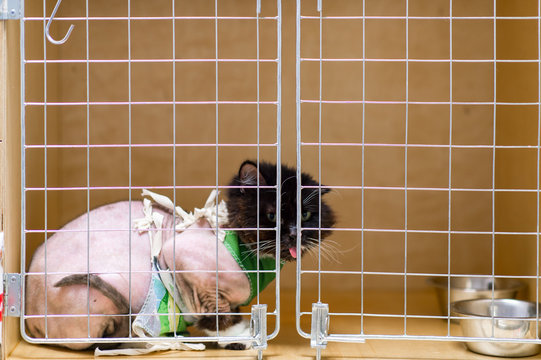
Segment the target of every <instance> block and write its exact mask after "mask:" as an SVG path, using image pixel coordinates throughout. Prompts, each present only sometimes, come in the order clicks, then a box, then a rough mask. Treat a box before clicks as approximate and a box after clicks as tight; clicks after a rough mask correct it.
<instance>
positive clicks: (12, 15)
mask: <svg viewBox="0 0 541 360" xmlns="http://www.w3.org/2000/svg"><path fill="white" fill-rule="evenodd" d="M21 15H22V11H21V0H0V20H19V19H20V18H21Z"/></svg>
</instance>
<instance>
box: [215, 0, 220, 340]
mask: <svg viewBox="0 0 541 360" xmlns="http://www.w3.org/2000/svg"><path fill="white" fill-rule="evenodd" d="M214 37H215V43H214V52H215V55H216V64H215V74H216V78H215V82H214V86H215V92H216V93H215V96H216V158H215V161H216V179H215V181H216V191H218V115H219V113H218V110H219V107H218V95H219V94H218V0H214ZM216 204H218V196H216ZM216 226H218V212H216ZM215 230H216V336H220V329H219V326H218V325H219V318H218V295H219V293H218V285H219V281H218V229H217V228H216V229H215Z"/></svg>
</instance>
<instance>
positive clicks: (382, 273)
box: [301, 270, 537, 280]
mask: <svg viewBox="0 0 541 360" xmlns="http://www.w3.org/2000/svg"><path fill="white" fill-rule="evenodd" d="M319 273H321V274H327V275H377V276H406V275H407V276H417V277H428V276H432V277H442V278H448V277H449V275H450V276H451V277H456V278H481V279H487V278H489V279H492V278H495V279H526V280H527V279H537V276H536V275H494V276H492V274H485V275H483V274H453V273H451V274H448V273H416V272H407V273H404V272H393V271H366V270H365V271H355V270H321V272H320V271H319V270H301V275H302V274H319Z"/></svg>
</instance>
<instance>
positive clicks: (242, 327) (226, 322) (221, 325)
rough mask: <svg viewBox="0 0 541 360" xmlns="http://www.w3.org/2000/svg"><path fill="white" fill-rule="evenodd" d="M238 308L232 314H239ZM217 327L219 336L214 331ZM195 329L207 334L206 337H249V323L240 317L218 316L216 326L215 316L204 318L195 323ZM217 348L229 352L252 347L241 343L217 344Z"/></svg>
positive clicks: (246, 343) (249, 343)
mask: <svg viewBox="0 0 541 360" xmlns="http://www.w3.org/2000/svg"><path fill="white" fill-rule="evenodd" d="M239 311H240V310H239V308H236V309H234V310H233V312H239ZM216 325H218V329H219V334H218V332H217V331H216ZM197 327H198V328H200V329H201V330H203V331H204V332H205V334H207V336H212V337H215V336H218V335H219V336H224V337H225V336H227V337H230V336H239V337H240V336H242V337H248V336H250V323H249V322H248V320H246V319H243V318H242V317H241V316H240V315H218V324H216V316H215V315H211V316H204V317H202V318H201V319H199V320H198V321H197ZM218 346H220V347H221V348H225V349H229V350H246V349H250V348H251V347H252V342H251V341H241V342H235V343H222V342H218Z"/></svg>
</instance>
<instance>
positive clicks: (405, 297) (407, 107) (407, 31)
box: [404, 0, 409, 335]
mask: <svg viewBox="0 0 541 360" xmlns="http://www.w3.org/2000/svg"><path fill="white" fill-rule="evenodd" d="M408 111H409V1H408V0H406V127H405V132H406V133H405V141H404V144H405V146H404V335H407V319H408V275H407V273H408V120H409V113H408Z"/></svg>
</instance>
